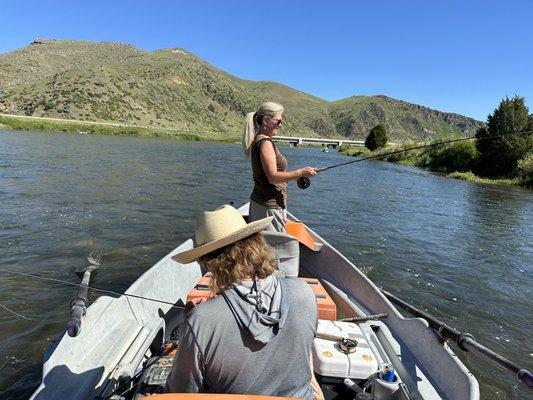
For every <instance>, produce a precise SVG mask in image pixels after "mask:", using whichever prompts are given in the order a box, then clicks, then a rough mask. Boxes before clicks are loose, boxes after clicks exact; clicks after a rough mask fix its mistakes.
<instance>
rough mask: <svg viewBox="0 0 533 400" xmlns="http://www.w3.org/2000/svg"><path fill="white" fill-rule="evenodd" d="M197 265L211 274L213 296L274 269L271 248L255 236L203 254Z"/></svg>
mask: <svg viewBox="0 0 533 400" xmlns="http://www.w3.org/2000/svg"><path fill="white" fill-rule="evenodd" d="M198 262H199V263H200V264H202V265H203V266H204V267H206V268H207V269H208V270H209V271H210V272H211V273H212V274H213V277H212V278H211V290H212V291H213V292H215V293H216V294H219V293H220V292H222V291H223V290H224V289H226V288H227V287H229V286H230V285H231V284H233V283H237V282H241V281H242V280H245V279H250V278H252V277H254V276H255V277H257V278H259V279H262V278H266V277H267V276H269V275H271V274H272V273H273V272H274V271H275V270H276V268H277V262H276V259H275V258H274V257H273V252H272V249H271V247H270V246H269V245H268V244H267V242H266V241H265V239H264V238H263V237H262V236H261V235H260V234H258V233H256V234H254V235H252V236H248V237H247V238H244V239H241V240H239V241H238V242H235V243H232V244H230V245H228V246H226V247H222V248H221V249H218V250H215V251H212V252H211V253H208V254H205V255H203V256H202V257H200V259H199V260H198Z"/></svg>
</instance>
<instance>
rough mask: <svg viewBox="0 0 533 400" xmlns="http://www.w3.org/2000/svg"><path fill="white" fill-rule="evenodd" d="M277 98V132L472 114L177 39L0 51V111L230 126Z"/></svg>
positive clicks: (457, 119) (460, 121) (344, 130)
mask: <svg viewBox="0 0 533 400" xmlns="http://www.w3.org/2000/svg"><path fill="white" fill-rule="evenodd" d="M269 99H271V100H275V101H279V102H280V103H282V104H284V106H285V108H286V113H285V122H286V123H285V124H284V125H285V126H284V134H288V135H296V134H298V135H303V136H323V137H340V136H346V137H349V138H355V139H364V137H366V135H367V133H368V131H369V130H370V128H372V127H373V126H374V125H376V124H378V123H383V124H385V125H386V126H387V127H388V128H389V130H390V137H391V139H392V140H397V141H401V140H406V139H420V138H424V139H426V138H430V137H433V136H435V135H437V134H444V133H451V132H454V133H459V134H462V135H467V134H471V133H472V132H473V131H474V130H475V129H476V128H477V127H479V126H481V122H479V121H476V120H474V119H472V118H467V117H464V116H461V115H458V114H451V113H444V112H440V111H436V110H431V109H429V108H426V107H423V106H419V105H415V104H411V103H407V102H403V101H400V100H395V99H391V98H388V97H385V96H354V97H350V98H347V99H343V100H339V101H334V102H328V101H326V100H323V99H320V98H317V97H314V96H311V95H308V94H306V93H303V92H300V91H298V90H295V89H292V88H289V87H287V86H283V85H280V84H277V83H274V82H254V81H246V80H242V79H239V78H237V77H234V76H232V75H230V74H228V73H226V72H224V71H221V70H219V69H217V68H215V67H214V66H212V65H210V64H208V63H206V62H205V61H203V60H201V59H200V58H198V57H196V56H195V55H193V54H191V53H189V52H188V51H186V50H183V49H163V50H158V51H154V52H144V51H141V50H139V49H136V48H135V47H133V46H131V45H128V44H120V43H108V42H103V43H92V42H83V41H59V40H48V41H36V42H34V43H32V44H30V45H29V46H27V47H25V48H22V49H19V50H15V51H12V52H10V53H6V54H2V55H0V112H3V113H10V114H24V115H33V116H46V117H59V118H66V119H81V120H94V121H113V122H124V123H129V124H138V125H150V126H154V127H165V128H176V129H183V130H193V131H194V130H196V131H202V130H209V131H219V132H224V133H228V134H236V133H238V132H239V131H240V129H241V126H242V120H243V115H244V114H246V112H249V111H251V110H254V109H255V108H257V106H259V105H260V104H261V103H262V102H264V101H266V100H269Z"/></svg>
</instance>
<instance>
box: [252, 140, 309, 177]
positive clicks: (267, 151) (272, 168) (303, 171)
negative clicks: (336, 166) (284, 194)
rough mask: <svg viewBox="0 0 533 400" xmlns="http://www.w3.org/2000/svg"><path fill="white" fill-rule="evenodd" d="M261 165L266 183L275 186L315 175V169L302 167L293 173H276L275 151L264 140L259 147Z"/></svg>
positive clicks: (269, 143)
mask: <svg viewBox="0 0 533 400" xmlns="http://www.w3.org/2000/svg"><path fill="white" fill-rule="evenodd" d="M260 151H261V164H262V165H263V169H264V171H265V174H266V176H267V179H268V181H269V182H270V183H271V184H272V185H275V184H276V183H282V182H288V181H294V180H296V179H298V178H300V177H302V176H306V177H309V176H314V175H316V171H315V168H312V167H303V168H299V169H295V170H294V171H278V166H277V163H276V151H275V150H274V145H273V144H272V143H271V142H270V141H269V140H265V141H264V142H263V144H262V145H261V149H260Z"/></svg>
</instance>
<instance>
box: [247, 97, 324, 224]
mask: <svg viewBox="0 0 533 400" xmlns="http://www.w3.org/2000/svg"><path fill="white" fill-rule="evenodd" d="M282 114H283V106H282V105H281V104H278V103H274V102H271V101H269V102H267V103H264V104H263V105H261V107H259V109H258V110H257V111H256V112H252V113H248V114H247V115H246V119H245V121H244V131H243V135H242V142H243V146H244V153H245V154H246V156H247V157H250V158H251V161H252V172H253V177H254V183H255V184H254V190H253V191H252V194H251V195H250V212H249V220H250V222H251V221H257V220H259V219H262V218H265V217H270V216H272V217H274V218H273V220H272V228H271V229H272V230H275V231H278V232H285V219H286V215H287V182H288V181H293V180H297V179H298V178H300V177H311V176H314V175H316V170H315V168H312V167H304V168H300V169H296V170H293V171H287V159H286V158H285V157H283V156H282V155H281V153H280V152H279V150H278V148H277V147H276V145H275V144H274V142H273V141H272V137H273V136H275V135H277V134H278V132H279V130H280V128H281V124H282Z"/></svg>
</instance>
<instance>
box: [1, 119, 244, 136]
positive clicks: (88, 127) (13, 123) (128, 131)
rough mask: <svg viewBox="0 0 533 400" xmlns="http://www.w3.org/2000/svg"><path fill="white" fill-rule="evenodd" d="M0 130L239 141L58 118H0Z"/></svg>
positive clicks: (187, 132)
mask: <svg viewBox="0 0 533 400" xmlns="http://www.w3.org/2000/svg"><path fill="white" fill-rule="evenodd" d="M0 129H5V130H17V131H43V132H71V133H92V134H100V135H126V136H137V137H154V138H166V139H176V140H206V141H223V142H233V141H237V140H240V135H231V134H227V133H226V134H223V133H219V132H209V131H203V132H195V131H181V130H177V129H176V130H174V129H167V128H152V127H146V126H135V125H126V124H120V123H112V122H109V123H106V122H93V121H79V120H62V119H59V118H44V117H27V116H19V115H16V116H15V115H6V114H0Z"/></svg>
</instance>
